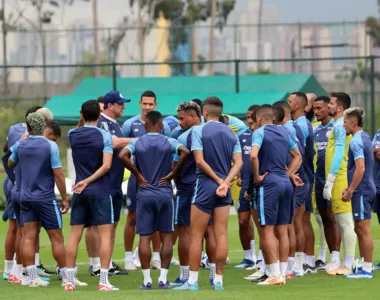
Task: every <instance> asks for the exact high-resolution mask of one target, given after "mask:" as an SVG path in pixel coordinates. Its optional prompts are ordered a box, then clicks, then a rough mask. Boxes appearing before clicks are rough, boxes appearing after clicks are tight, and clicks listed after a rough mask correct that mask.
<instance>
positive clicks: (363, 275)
mask: <svg viewBox="0 0 380 300" xmlns="http://www.w3.org/2000/svg"><path fill="white" fill-rule="evenodd" d="M346 278H349V279H359V278H368V279H371V278H373V272H371V273H369V272H366V271H364V270H361V271H359V272H358V273H355V274H349V275H347V276H346Z"/></svg>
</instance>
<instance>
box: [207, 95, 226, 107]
mask: <svg viewBox="0 0 380 300" xmlns="http://www.w3.org/2000/svg"><path fill="white" fill-rule="evenodd" d="M205 105H211V106H215V107H219V108H222V109H223V102H222V101H221V100H220V99H219V98H218V97H214V96H212V97H207V98H206V100H205V101H204V102H203V106H205Z"/></svg>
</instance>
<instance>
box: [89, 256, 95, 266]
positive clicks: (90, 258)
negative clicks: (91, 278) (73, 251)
mask: <svg viewBox="0 0 380 300" xmlns="http://www.w3.org/2000/svg"><path fill="white" fill-rule="evenodd" d="M88 261H89V262H90V267H92V266H93V265H94V261H93V259H92V257H89V258H88Z"/></svg>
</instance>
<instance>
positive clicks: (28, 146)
mask: <svg viewBox="0 0 380 300" xmlns="http://www.w3.org/2000/svg"><path fill="white" fill-rule="evenodd" d="M16 145H17V144H16ZM17 155H18V160H19V166H20V171H21V178H22V181H21V194H20V200H21V201H51V200H53V199H55V193H54V184H55V179H54V172H53V169H54V168H59V167H61V162H60V158H59V150H58V146H57V144H56V143H54V142H52V141H49V140H48V139H46V138H45V137H43V136H29V137H27V138H26V139H24V140H22V141H20V143H19V144H18V146H17Z"/></svg>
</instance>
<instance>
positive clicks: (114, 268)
mask: <svg viewBox="0 0 380 300" xmlns="http://www.w3.org/2000/svg"><path fill="white" fill-rule="evenodd" d="M108 274H109V275H110V276H112V275H128V274H129V273H128V271H127V270H124V269H123V268H121V267H119V266H118V265H117V264H115V263H114V262H112V268H111V269H109V272H108Z"/></svg>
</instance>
